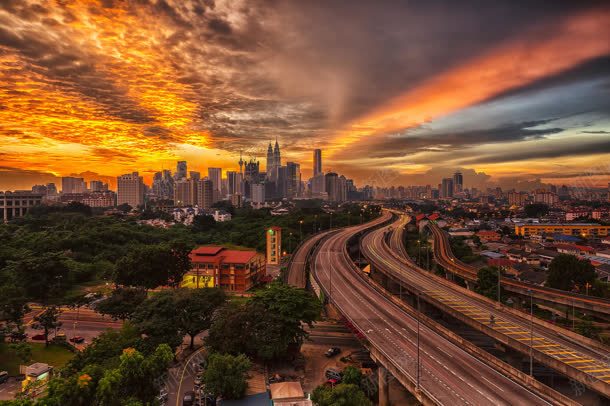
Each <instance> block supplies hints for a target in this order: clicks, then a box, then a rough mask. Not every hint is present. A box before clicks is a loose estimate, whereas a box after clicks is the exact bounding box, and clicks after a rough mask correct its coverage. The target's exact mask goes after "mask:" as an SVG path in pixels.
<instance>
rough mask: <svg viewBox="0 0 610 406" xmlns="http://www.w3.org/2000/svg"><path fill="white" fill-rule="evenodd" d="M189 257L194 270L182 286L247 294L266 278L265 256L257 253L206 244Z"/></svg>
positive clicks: (183, 281)
mask: <svg viewBox="0 0 610 406" xmlns="http://www.w3.org/2000/svg"><path fill="white" fill-rule="evenodd" d="M189 257H190V259H191V270H190V271H189V272H188V273H187V274H186V275H184V277H183V278H182V283H181V284H180V286H181V287H186V288H205V287H219V288H222V289H224V290H227V291H230V292H244V291H246V290H248V289H250V288H252V287H253V286H254V285H256V284H257V283H259V282H260V281H261V280H262V278H263V277H264V276H265V257H264V256H263V255H262V254H259V253H257V252H256V251H254V250H249V251H240V250H230V249H227V248H224V247H219V246H212V245H204V246H201V247H198V248H195V249H194V250H192V251H191V253H190V255H189Z"/></svg>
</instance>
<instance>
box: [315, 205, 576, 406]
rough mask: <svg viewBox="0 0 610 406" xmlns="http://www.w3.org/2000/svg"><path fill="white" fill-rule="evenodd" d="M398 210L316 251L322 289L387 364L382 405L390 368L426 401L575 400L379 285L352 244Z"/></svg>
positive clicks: (336, 236)
mask: <svg viewBox="0 0 610 406" xmlns="http://www.w3.org/2000/svg"><path fill="white" fill-rule="evenodd" d="M390 218H391V215H390V214H389V213H387V212H386V213H384V214H383V215H382V217H380V218H379V219H376V220H374V221H372V222H369V223H367V224H365V225H361V226H354V227H350V228H347V229H342V230H338V231H337V232H335V233H333V234H331V235H328V236H325V237H324V238H323V239H322V240H321V241H320V243H319V245H318V246H317V248H316V249H315V251H314V254H313V257H312V260H313V269H312V276H313V277H314V280H313V283H312V285H314V286H313V288H314V290H319V289H321V290H322V291H323V292H324V294H325V296H326V297H327V298H329V301H330V302H331V304H332V305H333V306H335V307H336V308H337V309H338V311H339V312H340V313H341V314H342V315H344V316H345V317H346V319H347V320H349V322H350V323H351V325H352V326H354V327H355V328H356V329H357V330H358V331H359V332H361V334H362V336H363V337H364V338H365V340H366V342H367V346H368V348H369V350H370V352H371V355H372V357H373V358H374V359H376V360H377V361H378V362H379V364H380V365H381V368H380V382H381V386H380V405H382V406H384V405H386V404H387V403H386V401H387V399H384V394H386V393H387V392H386V391H387V387H386V386H385V385H384V384H383V383H384V382H386V381H385V376H386V373H387V371H390V372H391V373H392V375H393V376H394V377H395V378H396V379H398V380H399V381H400V382H401V383H402V384H403V386H405V387H406V388H409V389H410V390H411V391H412V393H414V394H415V395H416V396H417V397H418V399H419V400H420V401H422V402H423V403H424V404H441V405H517V404H518V405H547V404H573V403H572V402H571V401H569V400H566V399H564V398H563V397H562V396H560V395H559V394H557V393H555V392H554V391H552V390H550V388H548V387H543V386H541V385H540V384H539V383H538V382H529V383H531V384H532V388H534V387H536V388H537V389H529V388H528V387H527V385H528V383H524V382H522V383H518V382H516V381H515V380H513V379H510V378H508V377H507V376H505V375H504V374H502V373H500V372H498V371H497V370H496V368H492V367H491V366H489V365H488V364H486V363H483V362H482V361H480V360H479V359H478V358H476V357H475V356H473V355H472V354H470V353H468V352H467V351H466V350H465V349H464V348H462V347H460V346H458V345H456V344H454V343H453V342H451V341H449V340H448V339H447V338H445V337H444V336H443V335H441V334H439V333H438V332H437V331H436V330H435V329H434V328H431V327H428V325H427V324H426V323H420V321H421V320H420V317H418V316H417V314H418V313H416V312H411V313H410V312H408V311H406V310H405V309H404V308H403V307H401V306H400V305H398V304H397V303H396V302H395V301H394V300H392V299H391V298H389V297H388V296H387V295H386V294H384V293H383V292H382V291H381V290H379V289H376V288H375V287H374V285H373V283H372V281H371V280H370V279H369V278H368V277H367V276H365V274H364V273H363V272H362V271H360V270H359V269H358V268H357V267H356V266H355V264H354V263H353V261H352V260H351V259H350V257H349V255H348V252H347V244H348V241H349V240H350V238H352V237H353V236H354V235H356V234H358V233H360V232H362V231H363V230H365V229H367V228H370V227H375V226H379V225H382V224H383V223H384V222H387V221H389V220H390ZM427 322H430V321H429V320H427ZM418 326H419V327H418ZM418 331H419V334H417V332H418ZM418 338H419V340H418ZM418 343H419V345H418ZM418 348H419V351H418ZM418 353H419V360H420V362H419V363H418V362H417V360H418ZM418 365H420V367H419V368H418V367H417V366H418ZM418 369H419V373H418ZM418 376H419V378H418ZM418 383H419V384H418Z"/></svg>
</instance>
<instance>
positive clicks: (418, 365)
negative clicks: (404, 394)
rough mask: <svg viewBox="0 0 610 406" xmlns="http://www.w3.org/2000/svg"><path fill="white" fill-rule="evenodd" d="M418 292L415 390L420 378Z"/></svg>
mask: <svg viewBox="0 0 610 406" xmlns="http://www.w3.org/2000/svg"><path fill="white" fill-rule="evenodd" d="M419 315H420V308H419V293H418V294H417V390H418V391H419V378H420V373H419V370H420V356H419Z"/></svg>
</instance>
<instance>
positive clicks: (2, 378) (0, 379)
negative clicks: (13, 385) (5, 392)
mask: <svg viewBox="0 0 610 406" xmlns="http://www.w3.org/2000/svg"><path fill="white" fill-rule="evenodd" d="M6 381H8V372H7V371H0V383H4V382H6Z"/></svg>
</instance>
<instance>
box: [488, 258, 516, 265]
mask: <svg viewBox="0 0 610 406" xmlns="http://www.w3.org/2000/svg"><path fill="white" fill-rule="evenodd" d="M487 265H489V266H511V265H512V261H511V260H510V259H508V258H489V259H488V260H487Z"/></svg>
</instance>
